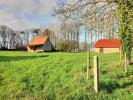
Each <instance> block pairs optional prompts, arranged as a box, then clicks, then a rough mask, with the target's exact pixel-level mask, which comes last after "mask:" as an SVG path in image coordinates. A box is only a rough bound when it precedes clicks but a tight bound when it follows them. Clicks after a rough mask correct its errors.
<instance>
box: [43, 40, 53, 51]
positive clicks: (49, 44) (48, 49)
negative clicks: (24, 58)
mask: <svg viewBox="0 0 133 100" xmlns="http://www.w3.org/2000/svg"><path fill="white" fill-rule="evenodd" d="M44 51H52V44H51V42H50V41H47V42H46V43H45V44H44Z"/></svg>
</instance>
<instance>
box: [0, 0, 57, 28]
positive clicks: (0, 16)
mask: <svg viewBox="0 0 133 100" xmlns="http://www.w3.org/2000/svg"><path fill="white" fill-rule="evenodd" d="M55 6H56V0H0V25H6V26H8V27H10V28H13V29H21V28H32V27H38V26H48V25H49V24H51V23H55V22H56V17H55V16H54V17H53V16H52V15H51V13H52V12H53V8H54V7H55Z"/></svg>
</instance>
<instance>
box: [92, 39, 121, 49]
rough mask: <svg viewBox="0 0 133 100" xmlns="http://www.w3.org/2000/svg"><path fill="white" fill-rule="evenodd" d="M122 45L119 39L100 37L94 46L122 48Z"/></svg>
mask: <svg viewBox="0 0 133 100" xmlns="http://www.w3.org/2000/svg"><path fill="white" fill-rule="evenodd" d="M120 45H121V43H120V40H118V39H99V40H98V41H96V43H95V44H94V48H120Z"/></svg>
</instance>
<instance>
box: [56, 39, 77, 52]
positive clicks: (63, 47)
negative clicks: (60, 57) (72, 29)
mask: <svg viewBox="0 0 133 100" xmlns="http://www.w3.org/2000/svg"><path fill="white" fill-rule="evenodd" d="M78 46H79V42H78V41H75V40H66V41H63V40H62V41H59V42H57V44H56V49H57V50H59V51H74V50H76V49H78Z"/></svg>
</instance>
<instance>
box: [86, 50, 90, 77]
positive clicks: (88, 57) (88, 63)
mask: <svg viewBox="0 0 133 100" xmlns="http://www.w3.org/2000/svg"><path fill="white" fill-rule="evenodd" d="M86 59H87V76H86V78H87V79H88V78H89V67H90V51H89V50H87V58H86Z"/></svg>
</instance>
